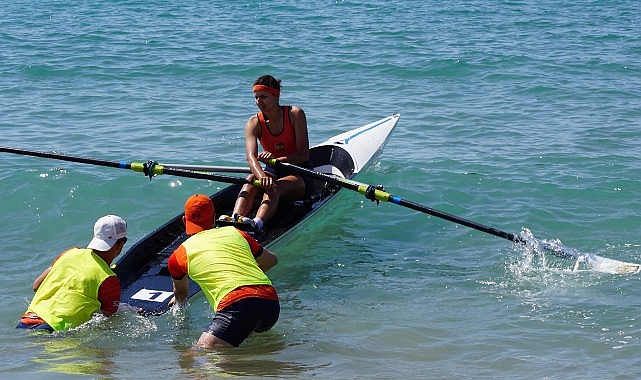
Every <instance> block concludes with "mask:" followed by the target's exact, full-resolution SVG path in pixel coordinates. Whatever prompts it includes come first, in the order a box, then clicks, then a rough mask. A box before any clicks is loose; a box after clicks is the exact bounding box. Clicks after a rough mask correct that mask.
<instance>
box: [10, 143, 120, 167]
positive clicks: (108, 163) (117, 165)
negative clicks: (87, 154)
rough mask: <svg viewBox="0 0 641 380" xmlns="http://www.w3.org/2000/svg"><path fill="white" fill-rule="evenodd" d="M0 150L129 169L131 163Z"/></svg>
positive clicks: (12, 149) (28, 151)
mask: <svg viewBox="0 0 641 380" xmlns="http://www.w3.org/2000/svg"><path fill="white" fill-rule="evenodd" d="M0 152H5V153H13V154H21V155H23V156H33V157H42V158H52V159H54V160H62V161H70V162H79V163H82V164H90V165H98V166H108V167H112V168H121V169H131V165H130V164H128V163H126V162H112V161H103V160H95V159H93V158H84V157H74V156H67V155H61V154H55V153H45V152H35V151H32V150H24V149H14V148H7V147H0Z"/></svg>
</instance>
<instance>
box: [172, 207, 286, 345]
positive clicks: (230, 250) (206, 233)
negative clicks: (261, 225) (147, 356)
mask: <svg viewBox="0 0 641 380" xmlns="http://www.w3.org/2000/svg"><path fill="white" fill-rule="evenodd" d="M214 220H216V211H215V210H214V204H213V203H212V201H211V199H210V198H209V197H208V196H206V195H203V194H197V195H192V196H191V197H189V199H187V202H186V203H185V216H184V217H183V221H184V222H185V231H186V233H187V234H188V235H191V236H190V237H189V238H188V239H187V240H186V241H184V242H183V243H182V244H181V245H180V246H179V247H178V248H177V249H176V250H175V251H174V252H173V254H172V255H171V256H170V257H169V261H168V263H167V267H168V269H169V273H170V274H171V277H172V280H173V285H174V298H173V299H172V300H171V301H170V305H173V304H175V303H178V304H185V303H186V302H187V295H188V293H189V281H188V278H187V276H189V277H190V278H191V279H192V280H194V281H195V282H196V283H197V284H198V285H200V288H201V289H202V291H203V293H205V296H206V297H207V300H208V301H209V304H210V305H211V307H212V308H213V309H214V311H215V312H216V314H215V315H214V318H213V320H212V323H211V324H210V325H209V327H208V328H207V330H205V332H203V333H202V334H201V336H200V339H198V342H197V343H196V347H198V348H228V347H238V346H239V345H240V344H241V343H242V342H243V341H244V340H245V339H246V338H247V337H248V336H249V334H251V333H252V332H254V331H255V332H264V331H267V330H269V329H271V328H272V327H273V326H274V324H276V321H277V320H278V316H279V314H280V303H279V301H278V295H277V294H276V290H275V289H274V287H273V286H272V283H271V281H270V280H269V278H268V277H267V275H265V272H266V271H267V270H269V269H270V268H272V267H273V266H274V265H276V264H277V263H278V259H277V258H276V255H274V253H272V252H270V251H269V250H268V249H266V248H264V247H262V246H261V245H260V244H259V243H258V242H257V241H256V240H255V239H254V238H253V237H251V236H250V235H248V234H247V233H245V232H243V231H240V230H238V229H236V228H234V227H233V226H227V227H220V228H214Z"/></svg>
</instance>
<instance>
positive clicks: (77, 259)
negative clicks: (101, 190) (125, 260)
mask: <svg viewBox="0 0 641 380" xmlns="http://www.w3.org/2000/svg"><path fill="white" fill-rule="evenodd" d="M126 235H127V223H126V222H125V221H124V220H123V219H122V218H121V217H119V216H116V215H106V216H103V217H102V218H100V219H98V221H96V223H95V225H94V237H93V239H92V240H91V242H89V245H88V246H87V248H78V247H75V248H71V249H69V250H67V251H65V252H63V253H61V254H60V255H58V257H56V259H55V260H54V261H53V263H52V264H51V266H50V267H48V268H47V269H45V270H44V272H42V274H41V275H40V276H38V278H36V280H35V281H34V283H33V290H34V291H35V292H36V294H35V296H34V297H33V300H32V301H31V304H30V305H29V307H28V309H27V311H26V313H25V314H24V315H23V316H22V317H21V318H20V322H19V323H18V325H17V326H16V327H17V328H25V329H32V330H45V331H49V332H53V331H63V330H69V329H71V328H75V327H78V326H80V325H82V324H83V323H85V322H87V321H89V320H90V319H91V317H92V315H93V314H94V313H95V312H97V311H101V312H102V313H103V314H104V315H106V316H110V315H112V314H114V313H115V312H116V311H117V310H118V306H119V304H120V281H119V280H118V278H117V277H116V274H115V273H114V272H113V271H112V270H111V268H110V265H111V262H112V261H113V260H114V259H115V258H116V256H118V255H119V254H120V252H121V251H122V248H123V246H124V245H125V243H126V242H127V237H126Z"/></svg>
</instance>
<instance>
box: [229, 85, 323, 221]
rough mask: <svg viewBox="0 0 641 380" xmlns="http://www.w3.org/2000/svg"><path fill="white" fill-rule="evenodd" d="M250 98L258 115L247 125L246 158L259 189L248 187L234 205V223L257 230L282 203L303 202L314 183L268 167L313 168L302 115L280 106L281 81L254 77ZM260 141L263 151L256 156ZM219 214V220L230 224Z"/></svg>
mask: <svg viewBox="0 0 641 380" xmlns="http://www.w3.org/2000/svg"><path fill="white" fill-rule="evenodd" d="M253 91H254V98H255V103H256V106H257V107H258V109H259V111H260V112H258V113H257V114H256V115H252V116H251V117H250V118H249V120H248V121H247V123H246V125H245V155H246V157H247V164H248V165H249V168H250V170H251V171H252V174H250V175H249V176H248V177H247V178H248V179H249V180H251V181H254V180H258V181H260V187H258V186H254V185H251V184H246V185H244V186H243V188H242V189H241V191H240V193H239V194H238V198H237V199H236V204H235V205H234V211H233V216H232V218H233V220H234V221H240V222H244V223H248V224H251V225H252V226H253V227H254V229H255V230H261V229H262V228H263V224H264V223H266V222H267V221H268V220H269V219H270V218H271V217H273V216H274V213H275V212H276V210H277V208H278V205H279V203H280V202H281V201H295V200H300V199H304V198H305V197H308V196H309V195H310V194H311V190H312V187H313V186H312V183H313V180H312V179H311V178H307V177H306V176H301V175H299V174H295V173H291V172H288V171H287V169H283V168H280V167H279V168H277V167H274V166H269V165H266V166H265V167H263V166H261V162H262V163H265V164H267V163H268V162H269V160H271V159H274V158H275V159H277V160H279V161H282V162H287V163H290V164H294V165H297V166H302V167H306V168H310V169H311V168H312V165H311V162H310V160H309V138H308V135H307V118H306V116H305V111H303V109H302V108H301V107H298V106H281V105H280V104H279V98H280V79H276V78H274V77H273V76H271V75H264V76H261V77H259V78H258V79H256V81H255V82H254V86H253ZM259 143H260V145H261V147H262V148H263V151H262V152H261V153H260V154H259V153H258V144H259ZM261 192H262V200H261V201H260V204H259V205H258V210H257V211H256V214H255V216H254V218H253V219H251V218H249V217H248V216H249V215H250V213H251V211H252V209H253V208H254V202H255V199H256V197H257V196H258V195H259V194H260V193H261ZM232 218H230V217H229V216H226V215H223V216H221V219H227V220H231V219H232Z"/></svg>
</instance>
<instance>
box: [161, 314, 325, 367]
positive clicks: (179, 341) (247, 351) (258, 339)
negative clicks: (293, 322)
mask: <svg viewBox="0 0 641 380" xmlns="http://www.w3.org/2000/svg"><path fill="white" fill-rule="evenodd" d="M208 307H209V306H208V304H200V305H199V304H195V305H191V307H189V308H187V309H178V308H172V309H171V310H170V311H169V313H167V314H166V316H167V318H168V319H169V321H168V323H167V325H168V326H171V328H172V330H173V331H172V335H173V339H172V341H171V343H170V345H171V347H172V348H173V350H174V351H175V352H176V354H177V364H178V366H179V367H180V369H181V372H180V376H181V377H189V378H210V377H211V376H212V375H219V376H222V375H232V376H261V377H263V376H266V377H284V376H288V377H296V376H299V375H301V374H304V373H306V372H308V371H311V370H313V369H316V368H320V366H310V365H305V364H302V363H295V362H286V361H279V360H274V359H273V358H276V357H278V356H280V354H281V353H282V352H283V351H285V350H288V349H292V347H293V346H295V345H296V344H292V343H291V342H288V341H287V339H286V338H285V337H283V336H281V335H279V334H278V333H277V332H276V331H275V330H271V331H267V332H264V333H261V334H252V335H250V336H249V338H247V339H246V340H245V342H243V344H242V345H241V346H240V347H239V348H232V349H222V350H213V349H211V350H209V349H207V350H206V349H195V348H193V344H194V343H195V341H196V340H197V337H198V336H200V334H201V329H202V328H204V327H205V324H203V316H205V315H207V318H209V317H210V315H208V314H207V312H206V311H205V310H206V309H207V308H208ZM203 309H204V310H203Z"/></svg>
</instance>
